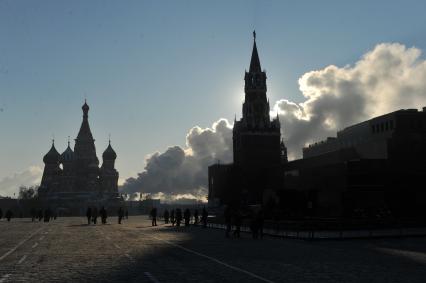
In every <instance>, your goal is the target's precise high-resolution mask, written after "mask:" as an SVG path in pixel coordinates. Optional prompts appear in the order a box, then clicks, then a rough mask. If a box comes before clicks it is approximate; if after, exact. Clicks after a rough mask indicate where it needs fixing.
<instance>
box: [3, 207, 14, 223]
mask: <svg viewBox="0 0 426 283" xmlns="http://www.w3.org/2000/svg"><path fill="white" fill-rule="evenodd" d="M4 216H5V217H6V219H7V221H8V222H10V219H11V218H12V217H13V213H12V211H11V210H10V209H8V210H7V211H6V214H5V215H4Z"/></svg>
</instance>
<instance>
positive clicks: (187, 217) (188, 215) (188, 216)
mask: <svg viewBox="0 0 426 283" xmlns="http://www.w3.org/2000/svg"><path fill="white" fill-rule="evenodd" d="M183 218H184V219H185V226H186V227H188V226H189V222H190V221H191V211H190V210H189V208H187V209H185V211H184V212H183Z"/></svg>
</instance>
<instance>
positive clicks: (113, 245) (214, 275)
mask: <svg viewBox="0 0 426 283" xmlns="http://www.w3.org/2000/svg"><path fill="white" fill-rule="evenodd" d="M109 222H110V224H107V225H101V224H98V225H96V226H94V225H90V226H89V225H87V224H85V219H84V218H61V219H58V220H56V221H53V222H50V223H43V222H40V223H39V222H35V223H32V222H31V221H30V220H28V219H12V221H11V222H10V223H8V222H6V221H4V220H1V221H0V283H1V282H426V238H424V237H423V238H422V237H419V238H401V239H374V240H341V241H338V240H331V241H303V240H292V239H276V238H266V239H263V240H253V239H251V238H250V237H249V235H248V234H243V235H242V238H241V239H225V238H224V234H223V231H222V230H216V229H203V228H200V227H189V228H185V227H180V229H176V228H174V227H170V226H164V225H160V226H157V227H150V222H149V220H148V219H147V217H146V216H138V217H130V219H129V220H125V221H124V223H123V224H122V225H118V224H117V218H114V217H111V218H109Z"/></svg>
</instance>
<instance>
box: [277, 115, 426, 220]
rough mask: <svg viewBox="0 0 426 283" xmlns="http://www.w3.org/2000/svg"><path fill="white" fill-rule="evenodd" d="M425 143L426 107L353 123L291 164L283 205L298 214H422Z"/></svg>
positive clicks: (425, 194)
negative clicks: (384, 212)
mask: <svg viewBox="0 0 426 283" xmlns="http://www.w3.org/2000/svg"><path fill="white" fill-rule="evenodd" d="M425 145H426V107H424V108H423V111H417V110H415V109H414V110H411V109H409V110H399V111H395V112H392V113H389V114H386V115H382V116H379V117H376V118H373V119H370V120H368V121H365V122H362V123H359V124H356V125H353V126H350V127H348V128H346V129H344V130H342V131H340V132H338V133H337V137H335V138H328V139H327V140H326V141H323V142H320V143H316V144H313V145H310V146H308V147H306V148H304V149H303V159H300V160H295V161H291V162H289V163H288V164H287V165H286V167H285V168H284V175H285V189H284V190H283V191H281V195H280V199H281V206H282V208H283V209H284V210H286V211H287V213H288V214H289V215H291V214H296V215H299V216H300V215H307V214H312V215H317V216H355V217H356V216H359V215H360V214H363V215H367V216H368V217H376V216H377V215H379V214H380V213H382V212H383V211H387V212H389V213H391V214H392V215H393V216H398V217H413V216H421V215H423V214H424V208H425V207H426V191H425V190H424V188H423V187H424V180H425V179H426V167H425V165H424V162H425V160H426V147H425Z"/></svg>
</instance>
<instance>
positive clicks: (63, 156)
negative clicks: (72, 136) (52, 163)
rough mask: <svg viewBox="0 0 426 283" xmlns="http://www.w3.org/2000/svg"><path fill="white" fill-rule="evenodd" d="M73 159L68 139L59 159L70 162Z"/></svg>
mask: <svg viewBox="0 0 426 283" xmlns="http://www.w3.org/2000/svg"><path fill="white" fill-rule="evenodd" d="M73 160H74V151H72V149H71V147H70V141H68V147H67V149H65V151H64V152H62V154H61V161H62V162H70V161H73Z"/></svg>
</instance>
